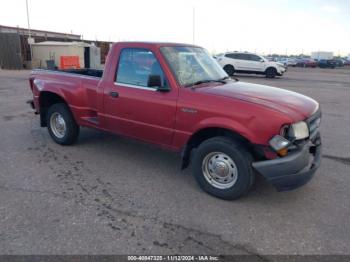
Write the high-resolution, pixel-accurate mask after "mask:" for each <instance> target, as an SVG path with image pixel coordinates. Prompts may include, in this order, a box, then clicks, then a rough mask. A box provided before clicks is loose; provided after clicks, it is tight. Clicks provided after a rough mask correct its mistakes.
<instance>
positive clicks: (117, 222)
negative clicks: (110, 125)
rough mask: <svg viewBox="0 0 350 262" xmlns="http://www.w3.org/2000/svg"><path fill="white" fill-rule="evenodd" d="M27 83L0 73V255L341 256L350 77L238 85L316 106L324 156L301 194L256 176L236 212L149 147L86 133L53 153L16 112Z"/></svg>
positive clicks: (306, 74) (347, 228)
mask: <svg viewBox="0 0 350 262" xmlns="http://www.w3.org/2000/svg"><path fill="white" fill-rule="evenodd" d="M28 75H29V71H5V70H2V71H1V70H0V148H1V150H0V254H211V255H213V254H244V255H247V254H249V255H255V256H256V258H257V261H265V260H266V259H265V258H263V257H261V255H266V254H267V255H274V254H289V255H290V254H349V248H350V224H349V217H350V205H349V203H350V190H349V186H350V172H349V170H350V142H349V141H350V133H349V126H350V116H349V114H348V113H349V112H350V104H349V101H350V92H349V91H350V68H348V69H336V70H322V69H299V68H297V69H294V68H292V69H290V70H289V72H287V74H286V75H285V76H284V77H283V78H280V79H272V80H271V79H265V78H262V77H254V76H238V78H239V79H240V80H241V81H247V82H254V83H261V84H268V85H273V86H279V87H283V88H287V89H289V90H293V91H297V92H300V93H303V94H306V95H309V96H311V97H313V98H315V99H316V100H318V101H319V102H320V104H321V108H322V110H323V120H322V136H323V145H324V157H323V163H322V166H321V168H320V169H319V171H318V172H317V174H316V176H315V178H314V179H313V180H312V181H311V182H310V183H309V184H308V185H306V186H304V187H302V188H300V189H298V190H295V191H291V192H284V193H278V192H276V191H275V190H274V189H273V188H272V187H271V186H270V185H268V184H267V183H266V182H265V181H264V180H263V179H261V178H259V177H258V179H257V182H256V184H255V186H254V188H253V190H252V191H251V192H250V193H249V194H248V195H247V196H246V197H244V198H242V199H239V200H237V201H223V200H220V199H216V198H213V197H211V196H209V195H207V194H206V193H204V192H202V191H201V190H200V189H199V187H198V186H197V185H196V183H195V181H194V179H193V177H192V176H191V172H190V169H188V170H185V171H180V156H179V155H177V154H174V153H170V152H166V151H163V150H161V149H158V148H155V147H153V146H150V145H146V144H143V143H140V142H136V141H132V140H128V139H125V138H121V137H118V136H115V135H111V134H107V133H104V132H99V131H95V130H91V129H86V128H83V129H82V130H81V135H80V138H79V141H78V143H77V144H75V145H73V146H68V147H62V146H59V145H57V144H55V143H54V142H53V141H52V140H51V139H50V137H49V135H48V133H47V131H46V129H45V128H40V127H39V118H38V116H35V115H34V114H33V112H32V111H31V109H30V108H29V106H28V105H27V104H25V101H26V100H27V99H29V98H30V96H31V93H30V91H29V86H28V81H27V77H28Z"/></svg>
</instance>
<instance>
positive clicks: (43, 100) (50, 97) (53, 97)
mask: <svg viewBox="0 0 350 262" xmlns="http://www.w3.org/2000/svg"><path fill="white" fill-rule="evenodd" d="M58 103H65V104H66V101H64V99H63V98H62V97H60V96H59V95H57V94H56V93H52V92H48V91H43V92H41V93H40V97H39V105H40V125H41V126H42V127H45V126H47V123H46V113H47V111H48V109H49V108H50V106H52V105H53V104H58Z"/></svg>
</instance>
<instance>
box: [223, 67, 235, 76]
mask: <svg viewBox="0 0 350 262" xmlns="http://www.w3.org/2000/svg"><path fill="white" fill-rule="evenodd" d="M224 70H225V72H226V73H227V74H228V75H229V76H233V75H234V74H235V68H234V67H233V65H225V66H224Z"/></svg>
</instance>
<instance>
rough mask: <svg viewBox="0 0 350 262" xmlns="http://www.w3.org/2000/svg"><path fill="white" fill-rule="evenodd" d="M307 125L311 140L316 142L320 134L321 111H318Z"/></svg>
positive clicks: (307, 121) (309, 119)
mask: <svg viewBox="0 0 350 262" xmlns="http://www.w3.org/2000/svg"><path fill="white" fill-rule="evenodd" d="M306 123H307V124H308V126H309V132H310V140H311V141H312V142H315V141H316V140H317V138H318V135H319V132H320V123H321V110H318V111H317V112H316V113H315V114H313V115H312V116H311V117H310V118H308V119H307V120H306Z"/></svg>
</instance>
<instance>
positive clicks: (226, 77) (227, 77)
mask: <svg viewBox="0 0 350 262" xmlns="http://www.w3.org/2000/svg"><path fill="white" fill-rule="evenodd" d="M227 79H232V80H235V81H236V82H238V81H239V80H238V78H235V77H231V76H225V77H223V78H220V80H227Z"/></svg>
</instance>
